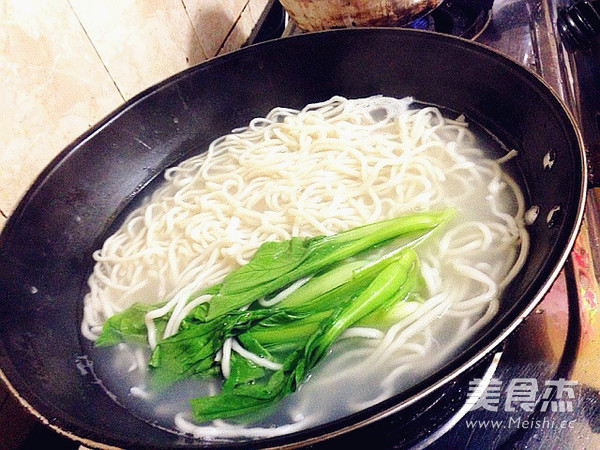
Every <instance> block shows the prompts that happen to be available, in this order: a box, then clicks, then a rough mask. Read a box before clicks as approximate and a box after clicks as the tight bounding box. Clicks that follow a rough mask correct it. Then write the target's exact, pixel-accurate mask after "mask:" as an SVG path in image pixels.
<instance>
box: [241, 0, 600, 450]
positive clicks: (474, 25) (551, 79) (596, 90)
mask: <svg viewBox="0 0 600 450" xmlns="http://www.w3.org/2000/svg"><path fill="white" fill-rule="evenodd" d="M583 9H584V10H586V11H588V10H589V9H590V7H588V6H586V7H584V8H583ZM599 9H600V8H599ZM569 14H572V15H574V16H575V23H576V24H579V25H581V24H582V22H583V21H582V19H581V17H579V16H577V14H579V8H573V7H572V4H571V2H569V1H567V0H564V1H563V0H495V1H493V2H492V0H447V1H446V2H444V3H442V5H441V6H440V7H438V8H437V9H436V10H434V11H433V12H431V13H430V14H428V15H426V16H424V17H420V18H418V19H416V20H414V21H413V22H412V23H411V24H409V25H407V26H408V27H412V28H419V29H425V30H430V31H436V32H440V33H447V34H453V35H457V36H460V37H463V38H466V39H473V40H476V41H477V42H479V43H481V44H484V45H486V46H489V47H492V48H494V49H495V50H497V51H499V52H501V53H503V54H504V55H506V56H508V57H509V58H511V59H513V60H515V61H516V62H517V63H519V64H521V65H523V66H525V67H527V68H529V69H530V70H532V71H533V72H535V73H537V74H538V75H540V76H541V77H542V78H543V79H544V80H545V81H546V83H547V84H548V85H549V86H550V87H551V88H552V89H553V90H554V91H555V92H556V94H557V95H558V96H559V97H560V98H561V99H562V100H563V102H564V104H565V106H566V107H567V109H569V110H570V111H571V113H572V114H573V116H574V117H575V119H576V121H577V122H578V123H579V125H580V128H581V131H582V134H583V136H584V140H585V142H586V148H587V150H588V152H589V154H590V157H589V160H590V161H591V162H592V163H594V162H595V159H596V158H595V157H594V155H595V154H600V153H598V152H599V151H600V149H599V148H598V147H599V146H600V132H599V126H600V112H599V111H600V109H599V108H600V102H599V101H598V100H599V99H600V83H599V82H598V80H600V77H599V75H600V44H598V43H597V42H596V40H594V38H593V36H591V32H588V33H587V34H586V37H587V40H586V42H585V45H581V46H580V48H578V47H577V44H578V43H579V41H575V45H573V41H572V40H570V41H569V42H570V44H571V45H568V46H566V45H565V43H566V42H567V40H568V39H569V36H568V33H565V32H564V31H565V30H564V29H563V30H562V31H563V33H562V34H561V33H560V32H559V28H561V27H562V28H564V22H565V20H566V21H570V20H571V19H570V17H569ZM559 16H560V18H559ZM259 23H260V24H262V26H260V27H258V28H257V29H256V32H255V34H254V35H253V36H252V37H251V39H250V41H249V43H256V42H259V41H261V40H268V39H276V38H279V37H285V36H289V35H293V34H298V33H303V31H302V30H300V29H299V28H298V27H297V26H296V25H295V24H294V23H293V22H291V21H290V20H289V19H288V17H287V15H286V14H285V11H284V10H283V8H281V5H279V3H278V2H277V1H271V2H269V4H268V7H267V9H266V11H265V13H264V15H263V20H262V21H261V22H259ZM569 23H570V25H573V22H572V21H571V22H569ZM598 24H599V25H600V14H599V15H598ZM583 26H584V28H585V27H586V25H585V23H583ZM570 30H571V31H572V32H574V33H576V36H579V34H577V33H578V29H577V28H573V27H571V28H570ZM584 31H586V30H585V29H584ZM599 32H600V30H599ZM595 165H597V166H598V167H600V165H598V164H591V167H590V184H591V185H592V186H594V185H596V184H600V174H597V173H596V171H595V170H594V166H595ZM599 192H600V191H598V190H597V189H594V188H592V189H590V191H589V193H588V199H587V204H586V208H587V209H586V217H585V220H584V223H583V226H582V229H581V231H580V234H579V237H578V239H577V243H576V245H575V248H574V250H573V252H572V255H571V257H570V259H569V261H568V263H567V265H566V266H565V268H564V269H563V271H562V272H561V274H560V276H559V278H558V279H557V280H556V282H555V283H554V285H553V287H552V289H551V290H550V291H549V292H548V294H547V295H546V297H545V298H544V300H543V301H542V302H541V303H540V304H539V305H538V307H537V309H536V310H535V311H534V313H533V314H531V315H530V316H529V317H528V318H527V319H526V320H525V321H524V323H523V324H522V325H521V326H520V327H519V328H518V329H517V331H516V332H515V333H513V334H512V335H511V337H510V338H509V339H507V340H506V341H505V342H504V343H503V345H502V346H501V347H499V348H498V349H497V351H496V352H494V353H493V354H492V355H491V356H490V357H489V358H488V359H487V360H486V361H484V362H482V363H481V364H480V365H478V366H477V367H475V368H474V369H473V370H472V371H470V372H468V373H466V374H463V375H462V376H461V377H459V379H457V380H455V382H454V383H452V384H451V385H450V386H448V387H447V388H445V389H444V390H443V391H442V392H436V393H435V395H434V397H432V398H427V399H425V400H424V401H423V402H420V403H419V404H417V405H414V407H412V408H410V409H409V410H408V411H405V412H403V413H402V414H401V415H398V416H394V417H391V418H389V419H386V420H384V421H380V422H378V423H376V424H374V425H371V426H368V427H366V428H364V429H361V430H358V431H356V432H352V433H350V434H348V435H346V436H343V437H341V438H339V442H338V444H340V445H350V444H353V445H356V444H357V443H364V444H365V445H369V446H371V447H373V446H376V447H380V448H413V449H421V448H432V449H437V448H439V449H447V448H465V449H467V448H468V449H482V448H485V449H501V448H523V449H525V448H527V449H541V448H553V449H562V448H565V449H571V448H600V376H598V373H599V371H600V370H599V369H600V358H599V357H598V355H600V341H599V339H600V311H599V308H600V307H599V305H598V299H599V298H600V289H599V287H598V283H597V279H598V277H597V275H596V274H597V273H600V272H598V269H600V252H599V249H598V245H599V244H598V243H599V242H600V240H599V236H600V193H599ZM328 445H331V443H328Z"/></svg>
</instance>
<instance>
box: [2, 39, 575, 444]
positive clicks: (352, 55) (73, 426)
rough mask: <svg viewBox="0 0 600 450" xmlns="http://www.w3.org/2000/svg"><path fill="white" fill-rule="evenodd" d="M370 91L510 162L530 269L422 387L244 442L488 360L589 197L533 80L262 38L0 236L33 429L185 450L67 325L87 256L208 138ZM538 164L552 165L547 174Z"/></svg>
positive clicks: (103, 151) (73, 155)
mask: <svg viewBox="0 0 600 450" xmlns="http://www.w3.org/2000/svg"><path fill="white" fill-rule="evenodd" d="M372 94H385V95H391V96H396V97H402V96H406V95H411V96H414V97H416V98H417V99H419V100H420V101H423V102H426V103H431V104H436V105H440V106H443V107H447V108H449V109H451V110H454V111H458V112H461V113H464V114H466V116H467V117H468V118H469V119H470V120H472V121H474V122H476V123H478V124H479V125H481V126H483V127H484V128H486V129H488V130H489V131H490V132H492V133H493V134H494V135H496V136H497V137H498V138H499V139H500V140H501V141H502V142H504V144H506V146H507V147H508V148H513V149H516V150H517V151H518V152H519V157H518V171H519V172H520V173H519V174H517V176H518V178H519V179H520V181H521V182H522V184H523V190H524V191H525V193H526V196H527V201H528V204H530V205H537V206H539V211H540V213H539V217H538V219H537V220H536V221H535V223H534V224H533V225H532V226H531V227H530V233H531V252H530V256H529V258H528V261H527V265H526V267H525V268H524V270H523V271H522V273H521V274H520V276H518V277H517V279H516V280H515V281H514V283H513V284H512V285H511V286H510V287H509V288H508V289H507V290H506V292H505V295H504V297H503V299H502V302H501V307H500V311H499V312H498V314H497V316H496V318H495V319H494V321H493V322H492V323H491V324H490V325H489V326H488V327H487V328H486V329H485V331H484V332H483V333H482V334H481V335H480V336H479V337H478V339H476V341H475V342H474V343H473V344H471V345H469V346H468V347H467V348H466V349H465V350H464V351H463V352H462V353H461V354H460V355H459V356H458V357H457V358H456V359H455V360H453V361H451V362H450V363H448V364H447V365H446V366H445V367H444V368H442V369H441V370H439V371H438V372H436V373H435V374H434V375H433V376H432V377H430V378H429V379H427V380H423V382H422V383H420V384H418V385H417V386H415V387H414V388H412V389H410V390H409V391H407V392H404V393H401V394H399V395H398V396H396V397H394V398H392V399H391V400H389V401H386V402H384V403H382V404H380V405H377V406H375V407H372V408H371V409H369V410H367V411H363V412H361V413H358V414H356V415H353V416H351V417H348V418H345V419H342V420H339V421H336V422H334V423H331V424H327V425H325V426H322V427H319V428H318V429H313V430H308V431H306V432H302V433H299V434H296V435H292V436H286V437H283V438H276V439H273V440H267V441H261V442H259V443H254V446H270V445H279V444H285V443H299V442H306V440H312V439H317V440H319V439H324V438H325V437H327V436H328V435H330V434H335V433H338V432H339V431H340V430H348V429H350V428H353V427H356V426H361V425H364V424H365V423H367V422H371V421H374V420H378V419H380V418H381V417H383V416H386V415H389V414H390V413H399V414H400V413H402V410H403V409H404V408H406V407H407V406H408V405H409V404H411V403H412V402H414V401H415V400H416V399H418V398H421V397H422V396H423V395H425V394H429V393H431V392H435V390H436V389H439V388H440V387H441V386H443V385H444V384H445V383H448V382H449V381H450V380H453V379H454V378H455V377H456V376H457V375H459V374H461V373H463V372H464V371H466V370H467V369H468V368H470V367H471V366H472V365H473V364H475V363H476V362H478V361H480V360H481V359H483V358H484V357H487V356H488V355H489V354H490V352H491V351H492V350H493V349H494V348H495V347H496V346H497V345H498V344H499V343H501V342H502V341H503V340H504V339H505V338H506V337H507V336H508V334H509V333H510V332H512V331H513V330H514V329H515V327H516V326H517V325H518V324H519V323H520V322H521V321H522V319H523V318H524V317H525V316H526V315H527V314H529V312H530V311H531V310H532V309H533V308H534V306H535V305H536V303H537V302H539V301H540V300H541V298H542V297H543V295H544V293H545V292H546V291H547V290H548V289H549V287H550V286H551V284H552V282H553V280H554V279H555V277H556V276H557V275H558V273H559V272H560V270H561V267H562V266H563V264H564V262H565V259H566V258H567V255H568V253H569V251H570V249H571V247H572V245H573V242H574V240H575V237H576V234H577V232H578V227H579V224H580V222H581V219H582V216H583V205H584V197H585V191H586V186H587V181H586V164H585V154H584V151H583V146H582V143H581V139H580V136H579V133H578V131H577V129H576V126H575V125H574V123H573V120H572V118H571V116H570V115H569V114H568V113H567V111H566V110H565V109H564V107H563V106H562V104H561V103H560V101H559V100H558V99H557V97H556V96H555V95H554V94H553V93H552V92H551V90H550V89H549V88H548V87H547V86H546V85H545V84H544V83H543V82H542V81H541V80H540V79H539V78H538V77H537V76H535V75H533V74H532V73H531V72H529V71H527V70H526V69H525V68H523V67H521V66H519V65H518V64H516V63H513V62H511V61H510V60H508V59H506V58H505V57H503V56H501V55H499V54H498V53H496V52H494V51H492V50H489V49H487V48H485V47H483V46H480V45H478V44H474V43H472V42H468V41H464V40H461V39H459V38H453V37H448V36H443V35H438V34H434V33H429V32H421V31H413V30H399V29H352V30H337V31H330V32H322V33H313V34H306V35H301V36H296V37H291V38H285V39H280V40H276V41H272V42H267V43H264V44H259V45H257V46H253V47H249V48H246V49H243V50H241V51H238V52H235V53H233V54H229V55H225V56H222V57H219V58H215V59H213V60H210V61H208V62H206V63H203V64H200V65H198V66H196V67H193V68H190V69H189V70H186V71H184V72H182V73H180V74H178V75H175V76H173V77H172V78H170V79H168V80H166V81H164V82H162V83H160V84H158V85H157V86H154V87H152V88H151V89H149V90H147V91H145V92H142V93H141V94H140V95H138V96H137V97H135V98H134V99H132V100H131V101H129V102H127V103H126V104H125V105H123V106H122V107H121V108H119V109H118V110H117V111H115V112H114V113H113V114H111V115H110V116H109V117H107V118H106V119H105V120H104V121H102V122H101V123H99V124H98V125H96V126H95V127H94V128H93V129H91V130H90V131H89V132H87V133H86V134H85V135H83V136H82V137H80V138H79V139H78V140H77V141H75V142H74V143H73V144H71V145H70V146H69V147H67V148H66V149H65V150H64V151H63V152H62V153H61V154H60V155H59V156H58V157H57V158H56V159H55V160H54V161H53V162H52V164H50V166H49V167H48V168H47V169H46V170H45V171H44V172H43V173H42V174H41V175H40V176H39V178H38V179H37V180H36V181H35V183H34V185H33V186H32V187H31V189H30V190H29V192H28V193H27V194H26V195H25V197H24V198H23V200H22V201H21V203H20V205H19V206H18V207H17V209H16V210H15V212H14V213H13V214H12V216H11V217H10V219H9V220H8V222H7V224H6V226H5V228H4V231H3V233H2V235H1V237H0V369H1V372H0V378H2V380H3V381H4V382H5V383H6V384H7V385H8V387H9V389H10V390H11V391H12V392H13V393H14V394H15V395H17V396H18V398H19V399H20V401H21V402H22V403H23V404H24V405H25V406H26V407H27V408H28V409H29V410H30V411H31V412H32V413H33V414H34V415H35V416H37V417H38V418H39V419H40V420H42V421H43V422H45V423H47V424H49V425H50V426H51V427H53V428H54V429H56V430H58V431H59V432H61V433H64V434H66V435H68V436H70V437H72V438H73V439H76V440H80V441H82V442H83V443H85V444H87V445H88V446H92V447H100V446H108V445H113V446H119V447H128V448H131V447H146V448H148V447H185V446H188V445H191V444H193V441H190V440H186V439H184V438H182V437H181V436H177V435H175V434H171V433H168V432H166V431H163V430H160V429H158V428H155V427H153V426H151V425H149V424H147V423H145V422H143V421H141V420H139V419H137V418H136V417H134V416H132V415H130V414H129V413H128V412H127V411H126V410H125V409H123V408H121V407H120V406H119V405H117V404H116V403H115V402H114V401H113V400H111V399H110V398H109V396H108V395H106V393H105V392H104V390H103V389H102V388H101V386H100V385H99V384H98V383H97V380H96V379H95V378H94V377H93V375H92V374H91V372H90V370H89V367H88V366H87V364H86V362H85V359H84V358H83V355H85V348H86V345H87V343H86V342H84V341H85V340H84V338H82V337H81V335H80V332H79V324H80V320H81V316H82V298H83V295H84V294H85V292H86V278H87V276H88V274H89V272H90V270H91V267H92V260H91V253H92V251H93V250H95V249H96V248H98V247H99V246H100V243H101V242H102V241H103V239H104V238H105V237H106V236H107V234H106V233H107V232H108V230H110V228H111V226H112V225H113V223H114V222H115V220H117V218H118V217H119V213H120V212H122V211H123V210H124V209H125V208H127V206H128V205H129V204H130V203H131V201H132V200H135V198H136V196H137V194H139V193H140V192H141V191H143V190H144V187H146V186H147V185H148V184H149V183H151V181H152V180H153V179H154V178H156V177H157V176H158V175H159V174H160V173H161V172H162V170H163V169H164V168H165V167H167V166H169V165H172V164H173V163H175V162H176V161H178V160H181V159H182V158H184V157H186V156H189V155H191V154H194V153H198V152H201V151H203V150H204V149H205V148H206V146H207V144H208V143H209V142H210V141H211V140H212V139H214V138H215V137H217V136H219V135H222V134H225V133H227V132H229V131H230V130H231V129H232V128H235V127H238V126H241V125H244V124H246V123H247V122H248V121H249V120H250V119H251V118H254V117H259V116H263V115H264V114H266V113H267V112H268V111H269V110H270V109H271V108H272V107H274V106H287V107H292V108H294V107H295V108H300V107H302V106H304V105H305V104H307V103H309V102H315V101H320V100H325V99H328V98H330V97H331V96H333V95H343V96H346V97H364V96H368V95H372ZM175 119H176V120H175ZM547 155H550V157H551V160H552V161H553V164H544V158H545V157H547ZM557 207H558V208H559V209H556V208H557ZM553 210H556V212H555V213H554V214H552V213H551V211H553Z"/></svg>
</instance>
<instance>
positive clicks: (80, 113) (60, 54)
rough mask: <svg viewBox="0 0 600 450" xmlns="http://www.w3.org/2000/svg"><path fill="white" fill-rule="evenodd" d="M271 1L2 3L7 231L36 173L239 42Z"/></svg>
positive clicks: (1, 196) (0, 177) (1, 205)
mask: <svg viewBox="0 0 600 450" xmlns="http://www.w3.org/2000/svg"><path fill="white" fill-rule="evenodd" d="M267 3H268V0H102V1H97V0H52V1H46V0H0V79H1V80H2V83H0V228H1V227H2V225H3V224H4V222H5V220H6V217H7V216H8V215H9V214H10V213H11V211H12V210H13V209H14V208H15V206H16V205H17V203H18V201H19V199H20V198H21V196H22V195H23V193H24V192H25V191H26V190H27V188H28V186H29V185H30V183H31V182H32V181H33V180H34V179H35V177H36V176H37V174H39V172H40V171H41V170H42V169H43V168H44V167H45V166H46V165H47V164H48V163H49V162H50V161H51V159H52V158H54V157H55V156H56V155H57V154H58V153H59V151H60V150H61V149H62V148H64V147H65V146H66V145H67V144H68V143H69V142H71V141H72V140H73V139H75V138H76V137H77V136H79V135H80V134H81V133H83V132H84V131H85V130H86V129H87V128H88V127H90V126H91V125H93V124H94V123H96V122H98V121H99V120H100V119H101V118H102V117H104V116H105V115H107V114H108V113H109V112H110V111H112V110H113V109H114V108H116V107H117V106H119V105H120V104H121V103H123V102H124V101H125V100H127V99H129V98H131V97H132V96H134V95H135V94H137V93H138V92H140V91H142V90H143V89H145V88H146V87H148V86H151V85H152V84H154V83H156V82H158V81H160V80H162V79H164V78H166V77H168V76H169V75H172V74H174V73H176V72H178V71H181V70H182V69H185V68H186V67H189V66H191V65H193V64H196V63H199V62H201V61H204V60H206V59H208V58H211V57H213V56H215V55H218V54H222V53H225V52H229V51H231V50H234V49H237V48H239V47H240V46H241V45H242V44H243V43H244V42H245V41H246V40H247V38H248V36H249V34H250V33H251V31H252V29H253V27H254V25H255V23H256V21H257V20H258V18H259V17H260V14H261V13H262V11H263V10H264V8H265V5H267Z"/></svg>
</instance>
